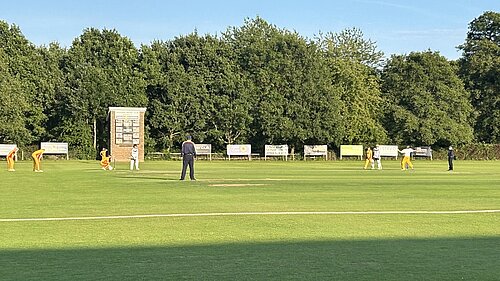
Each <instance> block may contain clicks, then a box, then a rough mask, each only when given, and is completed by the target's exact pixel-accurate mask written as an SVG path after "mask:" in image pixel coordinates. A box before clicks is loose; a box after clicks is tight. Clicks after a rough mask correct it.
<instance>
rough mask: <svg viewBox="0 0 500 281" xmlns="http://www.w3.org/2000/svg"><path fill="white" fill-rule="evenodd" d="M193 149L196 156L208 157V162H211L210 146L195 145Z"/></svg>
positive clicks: (205, 144)
mask: <svg viewBox="0 0 500 281" xmlns="http://www.w3.org/2000/svg"><path fill="white" fill-rule="evenodd" d="M194 147H195V149H196V155H208V156H209V158H210V160H212V144H209V143H196V144H195V145H194Z"/></svg>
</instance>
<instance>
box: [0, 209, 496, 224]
mask: <svg viewBox="0 0 500 281" xmlns="http://www.w3.org/2000/svg"><path fill="white" fill-rule="evenodd" d="M479 213H500V210H456V211H332V212H328V211H317V212H307V211H304V212H228V213H193V214H149V215H115V216H89V217H61V218H11V219H8V218H4V219H0V222H26V221H72V220H113V219H140V218H162V217H220V216H269V215H271V216H272V215H274V216H276V215H419V214H420V215H453V214H479Z"/></svg>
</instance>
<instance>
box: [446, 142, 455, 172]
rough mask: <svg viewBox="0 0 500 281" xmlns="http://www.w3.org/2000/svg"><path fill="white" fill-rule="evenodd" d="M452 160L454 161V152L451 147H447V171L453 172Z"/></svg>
mask: <svg viewBox="0 0 500 281" xmlns="http://www.w3.org/2000/svg"><path fill="white" fill-rule="evenodd" d="M453 160H455V152H454V151H453V147H452V146H451V145H450V147H448V171H453Z"/></svg>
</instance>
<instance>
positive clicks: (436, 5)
mask: <svg viewBox="0 0 500 281" xmlns="http://www.w3.org/2000/svg"><path fill="white" fill-rule="evenodd" d="M485 11H495V12H500V1H499V0H413V1H410V0H330V1H328V0H317V1H315V0H304V1H302V0H300V1H299V0H275V1H272V0H268V1H265V0H206V1H203V0H180V1H171V0H141V1H129V0H108V1H106V0H82V1H76V0H52V1H51V0H45V1H41V0H36V1H35V0H31V1H30V0H16V1H8V0H4V1H2V4H1V5H0V20H3V21H6V22H7V23H9V24H15V25H17V26H19V27H20V29H21V31H22V33H23V34H24V36H26V38H27V39H28V40H29V41H31V42H32V43H34V44H35V45H37V46H40V45H48V44H49V43H51V42H58V43H59V44H60V45H61V46H62V47H70V46H71V43H72V42H73V40H74V39H75V38H77V37H79V36H80V35H81V34H82V33H83V31H84V30H85V29H86V28H91V27H94V28H99V29H104V28H106V29H116V30H117V31H118V33H119V34H121V35H122V36H125V37H128V38H130V39H131V40H132V41H133V42H134V44H135V45H136V47H138V48H139V47H140V45H141V44H146V45H149V44H151V42H153V41H154V40H162V41H167V40H171V39H174V38H175V37H177V36H181V35H187V34H189V33H191V32H193V31H195V30H196V31H197V32H198V34H212V35H217V34H220V33H221V32H224V31H225V30H227V28H228V27H239V26H242V25H243V24H244V21H245V19H247V18H250V19H253V18H256V17H257V16H258V17H261V18H263V19H264V20H266V21H267V22H269V23H271V24H273V25H276V26H277V27H279V28H284V29H287V30H290V31H296V32H298V33H299V34H300V35H302V36H304V37H307V38H313V37H314V36H315V35H317V34H319V33H320V32H321V33H327V32H340V31H342V30H344V29H346V28H353V27H355V28H359V29H360V30H361V31H362V32H363V34H364V37H365V39H370V40H371V41H374V42H376V45H377V47H378V50H380V51H382V52H384V54H385V55H386V56H387V57H388V56H390V55H391V54H408V53H410V52H412V51H426V50H428V49H430V50H432V51H439V52H440V53H441V54H442V55H443V56H445V57H447V58H448V59H453V60H454V59H457V58H459V57H460V56H461V52H460V51H459V50H457V48H456V47H457V46H458V45H460V44H462V43H464V41H465V38H466V35H467V30H468V24H469V23H470V22H471V21H472V20H474V19H475V18H477V17H479V16H480V15H481V14H482V13H484V12H485Z"/></svg>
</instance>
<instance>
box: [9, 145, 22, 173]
mask: <svg viewBox="0 0 500 281" xmlns="http://www.w3.org/2000/svg"><path fill="white" fill-rule="evenodd" d="M18 150H19V149H18V148H17V146H16V147H14V149H12V150H11V151H9V154H7V171H9V172H14V171H15V170H14V156H15V155H16V152H17V151H18Z"/></svg>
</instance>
